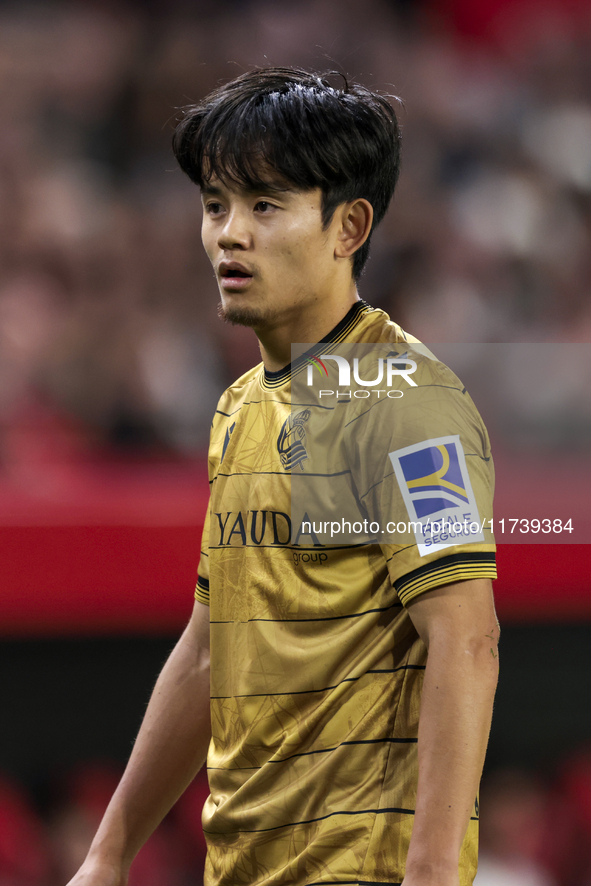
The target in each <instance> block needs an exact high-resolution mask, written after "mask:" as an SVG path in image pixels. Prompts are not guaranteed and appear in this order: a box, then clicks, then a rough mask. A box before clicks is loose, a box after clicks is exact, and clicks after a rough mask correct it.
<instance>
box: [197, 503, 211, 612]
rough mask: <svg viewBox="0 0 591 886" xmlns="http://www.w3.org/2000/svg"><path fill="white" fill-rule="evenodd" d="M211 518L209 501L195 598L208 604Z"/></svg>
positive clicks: (202, 537)
mask: <svg viewBox="0 0 591 886" xmlns="http://www.w3.org/2000/svg"><path fill="white" fill-rule="evenodd" d="M210 519H211V501H210V502H209V503H208V505H207V512H206V514H205V521H204V523H203V533H202V535H201V555H200V557H199V566H198V569H197V586H196V588H195V599H196V600H199V602H200V603H205V605H206V606H209V521H210Z"/></svg>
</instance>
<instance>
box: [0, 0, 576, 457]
mask: <svg viewBox="0 0 591 886" xmlns="http://www.w3.org/2000/svg"><path fill="white" fill-rule="evenodd" d="M499 2H500V0H499ZM456 5H457V4H456ZM501 5H502V4H501ZM453 6H454V4H453V3H451V4H450V3H448V4H447V7H449V8H446V7H445V5H441V9H438V4H437V3H434V4H433V3H432V4H431V6H429V4H428V3H427V2H426V0H425V2H424V3H421V2H418V0H417V2H415V3H413V2H412V0H408V2H400V0H399V2H397V3H396V2H393V0H390V2H388V0H366V2H365V3H364V4H363V22H362V25H363V27H362V32H360V20H359V16H360V13H359V8H358V4H357V3H356V2H355V0H338V2H337V0H305V2H302V3H299V4H288V3H283V2H278V3H277V2H272V0H250V2H248V0H228V2H226V3H224V4H219V3H214V2H213V0H199V2H195V3H180V2H177V3H171V4H169V5H164V4H158V3H156V2H152V3H145V4H140V3H138V4H135V5H134V4H132V3H128V4H126V3H121V4H114V3H108V2H102V3H100V2H95V3H92V2H78V3H65V2H62V3H60V2H52V3H39V2H38V3H28V2H25V3H20V2H19V3H12V4H11V3H2V4H0V119H1V122H2V125H1V126H0V470H2V466H3V468H4V470H8V471H10V468H11V466H14V465H16V464H17V463H18V462H19V460H22V459H23V458H24V457H25V456H24V454H23V453H25V452H26V453H28V456H30V457H31V458H33V457H34V451H35V446H39V445H41V444H40V443H39V442H38V441H39V438H43V439H44V440H46V441H49V442H48V443H47V444H46V445H47V446H49V447H50V448H51V445H52V443H51V441H52V440H53V439H55V441H57V442H56V443H55V447H57V448H58V449H59V450H60V452H62V453H66V454H67V457H69V458H75V457H77V456H79V455H80V454H81V453H82V454H84V453H88V452H89V451H94V450H95V449H98V450H101V449H104V448H106V449H109V448H111V449H116V450H119V451H122V450H124V451H133V452H137V451H150V452H155V451H156V452H164V453H166V454H172V455H175V454H194V453H195V452H199V451H201V450H203V448H204V447H205V446H206V443H207V435H208V429H209V424H210V417H211V414H212V410H213V408H214V407H215V403H216V400H217V397H218V396H219V394H220V392H221V391H222V390H223V388H224V387H225V386H226V385H227V384H228V383H229V382H230V381H232V380H233V379H234V378H235V377H236V376H237V375H238V374H239V373H241V372H242V371H244V370H245V369H246V368H247V367H249V366H250V365H252V364H253V363H254V362H256V361H258V359H259V355H258V349H257V347H256V342H255V340H254V336H253V335H252V333H251V332H250V331H249V330H245V329H240V328H236V327H232V326H228V325H224V324H223V323H221V322H220V321H219V320H218V318H217V310H216V308H217V290H216V285H215V281H214V278H213V274H212V271H211V268H210V267H209V265H208V262H207V260H206V258H205V256H204V255H203V253H202V249H201V245H200V239H199V225H200V207H199V200H198V194H197V191H196V189H195V188H194V186H192V185H191V184H190V182H189V181H188V180H187V179H186V178H184V176H183V175H182V173H181V172H180V171H179V170H178V169H176V168H175V162H174V159H173V157H172V153H171V149H170V137H171V132H172V127H173V124H174V120H175V117H176V116H177V113H178V110H177V109H178V108H179V107H180V106H182V105H183V104H186V103H189V102H191V101H195V100H198V99H199V98H200V97H202V96H203V95H204V94H206V93H207V92H208V91H209V90H210V89H211V88H212V87H213V86H214V85H215V84H216V83H218V82H219V81H220V80H223V79H228V78H231V77H233V76H235V75H237V74H238V73H240V72H241V71H243V70H245V69H246V68H248V67H250V66H251V65H253V64H266V63H276V64H302V65H304V66H308V67H315V68H317V69H327V68H339V69H341V70H343V71H345V72H347V73H349V74H350V75H351V76H353V77H356V78H358V79H360V80H361V81H362V82H364V83H366V84H367V85H369V86H370V87H375V88H377V89H381V90H382V91H386V92H388V93H391V94H396V95H400V96H401V97H402V99H403V101H404V106H402V105H400V104H398V105H397V106H398V109H399V113H400V119H401V123H402V127H403V137H404V159H403V173H402V178H401V181H400V185H399V190H398V193H397V196H396V198H395V202H394V206H393V209H392V211H391V212H390V214H389V216H388V217H387V219H386V221H385V222H384V223H383V225H382V228H381V230H380V231H379V232H378V234H377V236H376V238H375V242H374V246H373V253H372V257H371V259H370V262H369V265H368V269H367V272H366V274H365V276H364V277H363V278H362V281H361V285H360V291H361V295H362V297H364V298H365V299H366V300H367V301H369V302H370V303H372V304H374V305H376V306H379V307H383V308H385V309H386V310H388V311H389V312H390V313H391V315H392V316H393V318H394V319H396V320H397V321H398V322H400V323H401V324H402V325H403V326H404V327H405V328H407V329H409V330H410V331H412V332H413V333H414V334H416V335H418V336H419V337H420V338H422V339H423V340H424V341H427V342H437V341H440V342H443V341H465V342H490V341H539V342H556V341H559V342H574V341H579V342H585V341H589V340H590V337H591V300H590V299H589V296H588V293H589V287H590V284H591V248H590V247H591V70H590V69H591V12H589V9H588V8H587V7H589V4H588V3H583V4H582V7H581V9H579V12H578V14H576V15H575V14H574V13H572V10H571V11H568V10H569V9H570V6H572V3H571V4H564V3H559V2H556V3H554V4H552V3H550V5H541V6H540V5H536V7H535V11H534V12H533V13H531V12H530V13H527V11H523V10H522V12H521V13H520V14H517V12H515V14H514V15H513V16H512V17H511V16H508V17H506V20H505V24H504V26H503V28H502V29H501V31H500V32H498V33H497V34H496V39H495V41H494V43H491V42H489V43H487V42H485V41H482V40H480V41H475V40H474V39H472V40H466V39H462V38H461V37H460V36H458V29H457V28H455V30H454V23H453V20H452V14H451V12H450V9H451V10H452V11H453ZM459 6H460V7H461V6H462V4H461V3H460V4H459ZM532 8H533V7H532ZM590 8H591V7H590ZM516 9H517V10H519V9H520V7H519V4H518V5H517V7H516ZM525 10H527V7H525ZM27 441H28V442H27ZM31 441H33V442H31ZM35 441H36V442H35ZM25 443H26V445H25ZM27 447H28V448H27ZM28 456H27V457H28Z"/></svg>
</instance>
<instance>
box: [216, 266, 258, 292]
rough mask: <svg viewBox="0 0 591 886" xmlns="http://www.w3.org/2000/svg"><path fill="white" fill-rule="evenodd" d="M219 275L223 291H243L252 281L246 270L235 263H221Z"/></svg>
mask: <svg viewBox="0 0 591 886" xmlns="http://www.w3.org/2000/svg"><path fill="white" fill-rule="evenodd" d="M219 275H220V278H221V285H222V288H223V289H244V288H245V287H246V286H247V285H248V284H249V283H250V281H251V280H252V274H251V273H250V271H249V270H248V268H245V267H244V265H239V264H238V263H236V262H227V263H226V262H222V264H221V265H220V267H219Z"/></svg>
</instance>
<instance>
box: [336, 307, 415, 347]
mask: <svg viewBox="0 0 591 886" xmlns="http://www.w3.org/2000/svg"><path fill="white" fill-rule="evenodd" d="M367 307H368V310H367V311H366V312H365V313H364V314H363V315H362V316H361V317H360V322H359V323H358V325H357V327H356V328H355V329H354V330H353V332H352V335H351V341H352V342H358V343H359V344H363V343H367V344H377V343H379V342H392V343H394V342H408V343H409V344H417V343H418V342H419V339H418V338H415V336H414V335H410V333H408V332H406V331H405V330H404V329H403V328H402V327H401V326H399V325H398V323H395V322H394V320H392V319H391V317H390V316H389V314H387V313H386V311H384V310H382V309H381V308H373V307H371V306H370V305H367Z"/></svg>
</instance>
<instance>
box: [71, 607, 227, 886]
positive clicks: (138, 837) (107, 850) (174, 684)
mask: <svg viewBox="0 0 591 886" xmlns="http://www.w3.org/2000/svg"><path fill="white" fill-rule="evenodd" d="M209 696H210V690H209V608H208V607H207V606H204V605H203V603H198V602H197V603H195V608H194V609H193V615H192V616H191V620H190V622H189V624H188V626H187V628H186V630H185V631H184V633H183V635H182V637H181V638H180V640H179V641H178V643H177V645H176V646H175V648H174V649H173V651H172V652H171V654H170V657H169V658H168V661H167V662H166V664H165V665H164V668H163V669H162V672H161V674H160V676H159V678H158V681H157V683H156V686H155V687H154V692H153V693H152V697H151V699H150V703H149V705H148V708H147V710H146V714H145V717H144V720H143V723H142V726H141V728H140V731H139V733H138V737H137V739H136V742H135V745H134V748H133V751H132V753H131V757H130V758H129V763H128V764H127V767H126V769H125V772H124V774H123V777H122V779H121V782H120V783H119V786H118V788H117V790H116V791H115V793H114V794H113V798H112V800H111V802H110V804H109V806H108V808H107V811H106V812H105V815H104V817H103V820H102V822H101V824H100V826H99V829H98V831H97V834H96V837H95V838H94V840H93V842H92V846H91V847H90V850H89V853H88V856H87V858H86V861H85V862H84V864H83V865H82V867H81V868H80V870H79V871H78V873H77V874H76V876H75V877H73V879H72V880H71V881H70V886H124V884H125V883H126V882H127V874H128V871H129V867H130V865H131V862H132V861H133V859H134V857H135V855H136V854H137V852H138V851H139V849H140V848H141V847H142V846H143V844H144V843H145V842H146V840H147V839H148V837H149V836H150V834H151V833H152V831H153V830H154V829H155V828H156V827H157V825H158V824H159V823H160V822H161V821H162V819H163V818H164V816H165V815H166V814H167V812H168V811H169V810H170V808H171V807H172V806H173V804H174V803H175V802H176V800H178V798H179V797H180V795H181V794H182V793H183V791H184V790H185V788H186V787H188V785H189V784H190V782H191V781H192V779H193V778H194V777H195V775H196V774H197V772H198V771H199V769H200V768H201V766H202V765H203V763H204V762H205V758H206V755H207V749H208V746H209V741H210V737H211V725H210V713H209V704H210V698H209Z"/></svg>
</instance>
